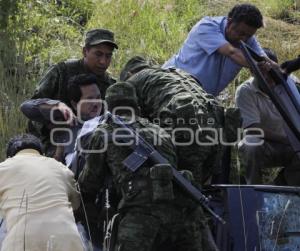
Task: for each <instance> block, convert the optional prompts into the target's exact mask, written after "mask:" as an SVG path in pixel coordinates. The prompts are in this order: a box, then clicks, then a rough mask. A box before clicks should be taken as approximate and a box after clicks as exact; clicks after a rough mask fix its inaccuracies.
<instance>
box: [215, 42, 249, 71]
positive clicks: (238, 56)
mask: <svg viewBox="0 0 300 251" xmlns="http://www.w3.org/2000/svg"><path fill="white" fill-rule="evenodd" d="M217 51H218V52H219V53H220V54H222V55H224V56H227V57H229V58H231V59H232V60H233V61H234V62H235V63H237V64H238V65H241V66H244V67H248V68H249V64H248V62H247V60H246V58H245V56H244V54H243V52H242V51H241V50H240V49H239V48H236V47H234V46H232V45H231V44H230V43H227V44H224V45H223V46H221V47H220V48H219V49H218V50H217Z"/></svg>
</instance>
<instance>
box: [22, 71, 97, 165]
mask: <svg viewBox="0 0 300 251" xmlns="http://www.w3.org/2000/svg"><path fill="white" fill-rule="evenodd" d="M66 89H67V95H68V103H69V104H70V106H71V108H70V107H69V106H68V105H66V104H65V103H63V102H62V101H60V100H53V99H48V98H43V99H30V100H26V101H25V102H23V103H22V104H21V111H22V112H23V113H24V115H25V116H26V117H27V118H29V119H30V120H32V121H37V122H40V123H42V124H43V125H44V126H45V127H46V126H47V128H48V129H49V130H51V129H53V128H54V129H55V132H56V133H52V134H50V135H52V137H51V138H50V136H49V138H47V140H45V141H47V142H48V148H47V150H48V154H47V155H50V156H51V157H54V158H56V159H57V160H60V161H63V162H64V159H63V158H64V157H66V155H67V154H68V153H70V152H72V151H73V148H74V143H75V140H76V137H77V133H78V131H79V130H80V129H81V127H82V124H83V122H84V121H86V120H89V119H92V118H94V117H96V116H99V115H100V112H101V108H102V103H101V99H100V98H101V93H100V90H99V88H98V85H97V78H96V76H95V75H94V74H80V75H76V76H73V77H72V78H70V80H69V82H68V86H67V88H66ZM60 127H61V128H62V129H61V130H59V128H60ZM63 131H64V133H63ZM66 132H68V133H66ZM51 141H52V142H51ZM53 141H54V142H53ZM67 142H69V144H67ZM55 145H64V147H56V146H55ZM53 149H55V151H54V150H53ZM49 151H50V152H54V154H53V155H51V154H50V153H49Z"/></svg>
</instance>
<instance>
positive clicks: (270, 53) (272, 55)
mask: <svg viewBox="0 0 300 251" xmlns="http://www.w3.org/2000/svg"><path fill="white" fill-rule="evenodd" d="M263 50H264V52H265V53H266V55H267V57H268V58H269V59H271V60H272V61H274V62H276V63H278V58H277V55H276V53H275V51H273V50H271V49H270V48H263Z"/></svg>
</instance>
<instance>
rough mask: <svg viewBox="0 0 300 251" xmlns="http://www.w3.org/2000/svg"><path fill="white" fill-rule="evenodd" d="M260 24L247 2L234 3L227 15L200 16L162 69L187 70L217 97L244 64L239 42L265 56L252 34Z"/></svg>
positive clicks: (260, 21)
mask: <svg viewBox="0 0 300 251" xmlns="http://www.w3.org/2000/svg"><path fill="white" fill-rule="evenodd" d="M260 27H263V17H262V15H261V13H260V11H259V10H258V9H257V8H256V7H255V6H254V5H251V4H237V5H236V6H234V7H233V8H232V10H231V11H230V12H229V14H228V16H227V17H225V16H222V17H204V18H202V19H201V20H200V21H199V22H198V23H197V24H196V25H195V26H194V27H193V28H192V30H191V31H190V33H189V34H188V37H187V39H186V40H185V42H184V44H183V45H182V47H181V48H180V50H179V52H178V53H177V54H176V55H174V56H173V57H172V58H170V59H169V60H168V61H167V62H166V63H165V64H164V65H163V68H172V67H175V68H179V69H182V70H184V71H186V72H188V73H189V74H191V75H192V76H193V77H194V78H195V79H196V80H197V81H198V84H199V85H201V86H202V87H203V89H204V90H205V91H206V92H208V93H210V94H212V95H214V96H217V95H218V94H219V93H220V92H221V91H222V90H224V89H225V87H226V86H227V85H228V84H229V83H230V82H231V81H232V80H233V79H234V78H235V77H236V75H237V74H238V73H239V71H240V70H241V68H242V67H248V63H247V61H246V59H245V57H244V55H243V53H242V51H241V50H240V41H243V42H245V43H246V44H248V45H249V46H250V47H251V48H252V49H253V50H254V51H256V52H257V53H258V54H259V55H265V53H264V52H263V50H262V48H261V47H260V45H259V43H258V42H257V40H256V38H255V36H254V34H255V33H256V31H257V29H259V28H260Z"/></svg>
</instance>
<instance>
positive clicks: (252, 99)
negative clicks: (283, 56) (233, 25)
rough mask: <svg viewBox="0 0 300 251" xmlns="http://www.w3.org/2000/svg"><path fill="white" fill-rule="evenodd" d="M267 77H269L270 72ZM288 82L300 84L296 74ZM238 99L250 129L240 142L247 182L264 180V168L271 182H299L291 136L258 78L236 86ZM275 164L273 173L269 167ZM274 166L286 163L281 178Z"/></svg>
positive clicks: (269, 53) (290, 183)
mask: <svg viewBox="0 0 300 251" xmlns="http://www.w3.org/2000/svg"><path fill="white" fill-rule="evenodd" d="M264 51H265V53H266V54H267V56H268V57H269V58H270V59H272V60H274V61H275V62H277V56H276V54H275V52H273V51H272V50H270V49H268V48H264ZM264 77H265V78H266V80H268V79H269V78H268V76H267V75H266V74H265V76H264ZM269 83H271V82H269ZM287 83H288V85H290V86H293V87H294V88H296V87H295V83H294V81H293V79H292V78H290V77H288V79H287ZM235 100H236V105H237V107H238V108H239V109H240V112H241V117H242V120H243V124H242V127H243V129H245V131H246V132H247V135H246V136H245V138H244V139H243V140H242V141H241V142H240V143H239V145H238V151H239V155H240V159H241V164H242V165H243V167H244V168H245V171H246V181H247V184H262V183H263V177H262V173H263V172H264V173H268V177H267V178H268V179H269V181H268V182H269V183H272V182H274V183H275V184H276V185H290V186H299V185H300V168H299V164H300V161H299V159H298V157H297V155H296V154H295V152H294V150H293V149H292V147H291V144H290V142H289V140H288V137H287V135H286V132H285V130H284V124H283V122H284V120H283V118H282V116H281V114H280V113H279V111H278V110H277V108H276V107H275V105H274V104H273V102H272V100H271V99H270V97H269V96H268V95H267V94H266V93H265V91H264V90H263V89H262V88H261V87H260V84H259V82H258V80H257V79H256V78H255V77H254V78H253V77H251V78H249V79H248V80H246V81H245V82H243V83H242V84H241V85H240V86H239V87H238V88H237V90H236V94H235ZM257 130H260V131H257ZM255 134H256V135H255ZM260 134H262V135H260ZM272 167H273V170H272V172H273V173H272V174H271V171H266V170H265V169H266V168H272ZM274 167H285V168H284V169H283V170H282V171H281V173H280V175H278V176H277V178H276V175H277V174H278V170H277V169H275V170H274ZM275 178H276V179H275ZM273 180H274V181H273Z"/></svg>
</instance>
